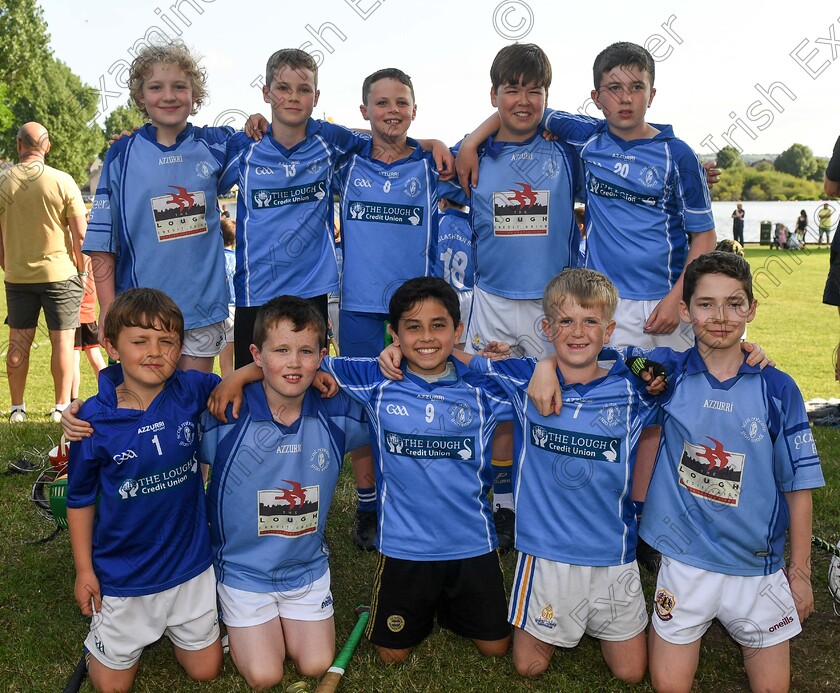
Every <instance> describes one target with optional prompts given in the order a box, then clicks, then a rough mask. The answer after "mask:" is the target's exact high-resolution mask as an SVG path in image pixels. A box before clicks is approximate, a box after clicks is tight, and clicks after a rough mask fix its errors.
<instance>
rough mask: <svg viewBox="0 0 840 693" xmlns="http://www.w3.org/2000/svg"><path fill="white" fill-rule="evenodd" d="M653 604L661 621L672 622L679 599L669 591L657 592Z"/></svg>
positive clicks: (660, 590)
mask: <svg viewBox="0 0 840 693" xmlns="http://www.w3.org/2000/svg"><path fill="white" fill-rule="evenodd" d="M653 604H654V607H655V609H656V615H657V616H658V617H659V619H660V620H662V621H670V620H671V619H672V618H674V615H673V614H672V613H671V612H672V611H673V610H674V608H675V607H676V606H677V598H676V597H675V596H674V595H673V594H671V593H670V592H669V591H668V590H664V589H659V590H657V591H656V596H655V597H654V599H653Z"/></svg>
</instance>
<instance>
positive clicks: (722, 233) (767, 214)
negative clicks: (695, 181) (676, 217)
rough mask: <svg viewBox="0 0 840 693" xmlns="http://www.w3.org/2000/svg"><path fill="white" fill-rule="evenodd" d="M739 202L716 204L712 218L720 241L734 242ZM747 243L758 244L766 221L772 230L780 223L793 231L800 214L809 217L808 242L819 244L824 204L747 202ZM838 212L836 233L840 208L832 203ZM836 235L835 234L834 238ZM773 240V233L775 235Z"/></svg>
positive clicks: (745, 231)
mask: <svg viewBox="0 0 840 693" xmlns="http://www.w3.org/2000/svg"><path fill="white" fill-rule="evenodd" d="M736 204H737V203H736V202H712V214H714V216H715V229H716V230H717V236H718V238H732V212H734V211H735V205H736ZM742 204H743V207H744V212H745V217H744V241H745V242H746V243H758V242H759V238H760V235H759V232H760V224H761V222H762V221H769V222H772V224H773V226H772V227H771V229H775V228H776V223H777V222H778V223H782V224H784V225H785V226H787V227H788V228H789V229H790V230H791V231H793V230H794V229H795V228H796V219H797V218H798V217H799V212H800V210H803V209H804V210H805V212H806V213H807V214H808V234H807V239H808V240H810V241H812V242H816V240H817V235H818V231H817V211H818V210H820V209H822V206H823V202H822V201H820V200H808V201H805V202H802V201H799V202H744V203H742ZM829 205H830V206H831V208H832V209H833V210H834V216H833V217H832V219H831V221H832V224H831V226H832V230H833V229H836V228H837V222H838V220H840V204H838V203H837V202H836V201H834V202H829ZM832 235H833V234H832ZM770 237H771V238H772V230H771V235H770Z"/></svg>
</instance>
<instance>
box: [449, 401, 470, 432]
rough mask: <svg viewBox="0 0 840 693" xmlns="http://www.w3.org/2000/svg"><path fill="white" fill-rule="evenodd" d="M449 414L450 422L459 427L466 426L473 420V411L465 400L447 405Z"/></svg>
mask: <svg viewBox="0 0 840 693" xmlns="http://www.w3.org/2000/svg"><path fill="white" fill-rule="evenodd" d="M449 416H450V417H451V420H452V423H454V424H455V425H456V426H460V427H461V428H466V427H467V426H469V425H470V424H471V423H472V421H473V413H472V409H471V408H470V405H469V404H467V403H466V402H455V403H454V404H452V405H451V406H450V407H449Z"/></svg>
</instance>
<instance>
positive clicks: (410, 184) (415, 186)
mask: <svg viewBox="0 0 840 693" xmlns="http://www.w3.org/2000/svg"><path fill="white" fill-rule="evenodd" d="M422 191H423V186H422V185H420V179H419V178H417V177H416V176H412V177H411V178H409V179H408V180H407V181H406V182H405V184H404V185H403V192H404V193H405V194H406V195H407V196H408V197H417V196H418V195H419V194H420V193H421V192H422Z"/></svg>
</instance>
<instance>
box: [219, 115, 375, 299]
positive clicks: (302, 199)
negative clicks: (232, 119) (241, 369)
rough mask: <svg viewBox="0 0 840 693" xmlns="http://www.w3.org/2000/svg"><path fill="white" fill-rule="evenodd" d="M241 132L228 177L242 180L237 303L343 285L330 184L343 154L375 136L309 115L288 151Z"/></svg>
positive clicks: (305, 294)
mask: <svg viewBox="0 0 840 693" xmlns="http://www.w3.org/2000/svg"><path fill="white" fill-rule="evenodd" d="M271 132H272V131H271V128H270V127H269V129H268V132H267V133H265V135H263V138H262V139H261V140H260V141H259V142H254V140H252V139H250V138H248V137H247V136H246V135H245V133H237V134H236V135H234V136H233V137H232V138H231V140H230V143H229V147H228V159H227V162H226V164H225V170H224V173H223V175H222V182H223V185H225V186H227V187H230V186H231V185H234V184H236V185H238V186H239V196H238V200H237V203H236V274H235V275H234V286H235V289H236V305H238V306H257V307H258V306H261V305H263V304H265V303H267V302H268V301H269V300H271V299H272V298H274V297H276V296H280V295H282V294H291V295H293V296H300V297H302V298H312V297H313V296H320V295H322V294H327V293H330V292H331V291H336V290H337V289H338V268H337V267H336V261H335V248H334V246H335V242H334V240H333V226H334V219H333V201H332V194H331V186H332V184H333V176H334V174H335V167H336V164H337V162H338V158H339V157H340V156H341V155H342V154H345V153H347V152H349V151H361V150H362V148H363V147H364V146H365V144H366V143H367V142H368V141H369V138H367V137H365V136H362V135H357V134H355V133H353V132H352V131H350V130H348V129H346V128H343V127H340V126H338V125H333V124H331V123H327V122H325V121H319V120H312V119H310V120H309V123H308V124H307V126H306V139H304V140H303V141H301V142H299V143H298V144H296V145H295V146H294V147H292V148H291V149H286V147H284V146H283V145H282V144H280V143H279V142H277V141H276V140H275V139H274V138H273V137H272V134H271Z"/></svg>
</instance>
